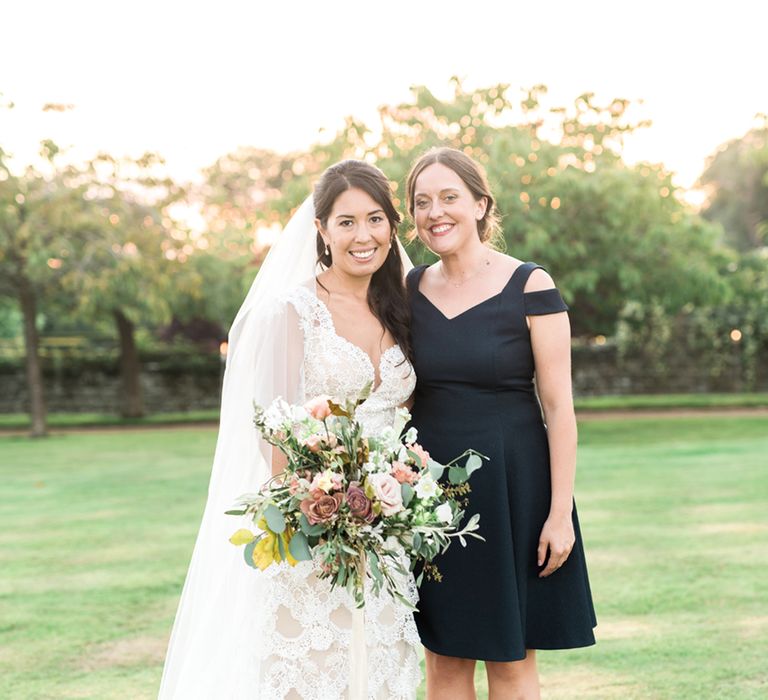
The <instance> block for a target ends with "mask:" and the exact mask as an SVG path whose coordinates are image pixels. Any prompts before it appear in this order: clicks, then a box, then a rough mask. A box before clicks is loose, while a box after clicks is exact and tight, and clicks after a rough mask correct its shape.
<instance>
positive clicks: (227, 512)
mask: <svg viewBox="0 0 768 700" xmlns="http://www.w3.org/2000/svg"><path fill="white" fill-rule="evenodd" d="M247 512H248V511H245V510H225V511H224V515H245V514H246V513H247Z"/></svg>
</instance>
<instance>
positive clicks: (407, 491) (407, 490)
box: [400, 484, 414, 508]
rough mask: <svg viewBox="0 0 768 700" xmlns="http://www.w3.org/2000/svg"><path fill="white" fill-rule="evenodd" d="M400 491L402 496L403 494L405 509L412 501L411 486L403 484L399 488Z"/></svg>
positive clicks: (412, 491)
mask: <svg viewBox="0 0 768 700" xmlns="http://www.w3.org/2000/svg"><path fill="white" fill-rule="evenodd" d="M400 490H401V491H402V494H403V506H405V507H406V508H407V507H408V504H409V503H410V502H411V500H413V494H414V490H413V486H411V485H410V484H403V485H402V486H401V487H400Z"/></svg>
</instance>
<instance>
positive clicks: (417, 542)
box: [413, 532, 422, 551]
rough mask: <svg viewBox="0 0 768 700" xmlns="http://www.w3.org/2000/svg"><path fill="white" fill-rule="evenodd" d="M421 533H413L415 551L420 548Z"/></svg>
mask: <svg viewBox="0 0 768 700" xmlns="http://www.w3.org/2000/svg"><path fill="white" fill-rule="evenodd" d="M421 540H422V538H421V533H420V532H414V533H413V549H414V550H415V551H418V550H419V547H421Z"/></svg>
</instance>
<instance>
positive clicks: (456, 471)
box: [448, 467, 467, 484]
mask: <svg viewBox="0 0 768 700" xmlns="http://www.w3.org/2000/svg"><path fill="white" fill-rule="evenodd" d="M466 480H467V470H466V469H464V467H450V468H449V469H448V481H450V482H451V483H452V484H463V483H464V482H465V481H466Z"/></svg>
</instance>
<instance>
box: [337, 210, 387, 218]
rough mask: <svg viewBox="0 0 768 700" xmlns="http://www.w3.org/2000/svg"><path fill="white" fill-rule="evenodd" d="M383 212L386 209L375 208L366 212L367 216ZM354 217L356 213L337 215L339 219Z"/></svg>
mask: <svg viewBox="0 0 768 700" xmlns="http://www.w3.org/2000/svg"><path fill="white" fill-rule="evenodd" d="M383 213H384V210H383V209H374V210H373V211H369V212H368V213H367V214H366V216H373V215H374V214H383ZM354 218H355V215H354V214H339V215H338V216H337V217H336V219H337V220H338V219H354Z"/></svg>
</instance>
